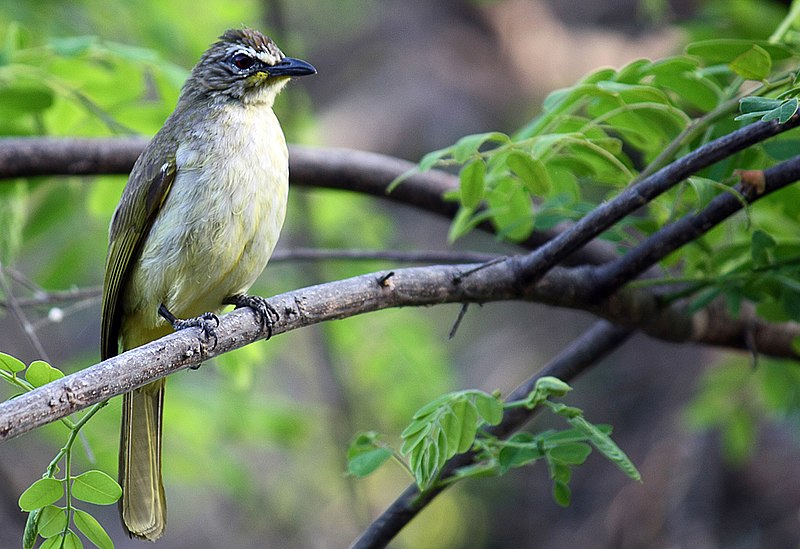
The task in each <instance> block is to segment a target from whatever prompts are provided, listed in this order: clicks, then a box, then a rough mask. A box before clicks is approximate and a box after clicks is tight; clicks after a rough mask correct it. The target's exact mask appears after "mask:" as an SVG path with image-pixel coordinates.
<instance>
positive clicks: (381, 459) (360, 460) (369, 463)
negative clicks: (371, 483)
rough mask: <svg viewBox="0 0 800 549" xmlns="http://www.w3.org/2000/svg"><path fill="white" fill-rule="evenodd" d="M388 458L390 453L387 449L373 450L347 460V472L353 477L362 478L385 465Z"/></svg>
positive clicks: (390, 455)
mask: <svg viewBox="0 0 800 549" xmlns="http://www.w3.org/2000/svg"><path fill="white" fill-rule="evenodd" d="M390 457H392V451H391V450H389V449H388V448H373V449H372V450H369V451H367V452H362V453H360V454H359V455H357V456H355V457H352V458H350V459H349V460H347V472H348V473H349V474H351V475H353V476H354V477H357V478H364V477H366V476H367V475H370V474H372V473H373V472H374V471H375V470H376V469H377V468H378V467H380V466H381V465H383V464H384V463H386V460H388V459H389V458H390Z"/></svg>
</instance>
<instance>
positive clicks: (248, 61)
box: [231, 53, 256, 71]
mask: <svg viewBox="0 0 800 549" xmlns="http://www.w3.org/2000/svg"><path fill="white" fill-rule="evenodd" d="M255 62H256V60H255V59H253V58H252V57H250V56H249V55H247V54H246V53H237V54H236V55H234V56H233V57H231V63H232V64H233V66H234V67H236V68H237V69H239V70H243V71H246V70H247V69H249V68H250V67H252V66H253V65H254V64H255Z"/></svg>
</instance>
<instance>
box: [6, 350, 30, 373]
mask: <svg viewBox="0 0 800 549" xmlns="http://www.w3.org/2000/svg"><path fill="white" fill-rule="evenodd" d="M24 369H25V364H24V363H23V362H22V361H21V360H20V359H18V358H16V357H13V356H11V355H7V354H6V353H0V370H5V371H6V372H10V373H12V374H14V373H16V372H21V371H22V370H24Z"/></svg>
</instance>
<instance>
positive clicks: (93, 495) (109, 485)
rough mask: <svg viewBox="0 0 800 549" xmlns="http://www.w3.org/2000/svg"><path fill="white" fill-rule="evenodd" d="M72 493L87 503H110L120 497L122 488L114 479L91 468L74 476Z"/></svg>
mask: <svg viewBox="0 0 800 549" xmlns="http://www.w3.org/2000/svg"><path fill="white" fill-rule="evenodd" d="M72 495H73V497H75V498H77V499H79V500H81V501H86V502H88V503H94V504H96V505H110V504H112V503H115V502H116V501H117V500H118V499H119V498H120V496H121V495H122V488H120V486H119V484H117V481H116V480H114V479H113V478H111V477H110V476H108V475H107V474H105V473H104V472H102V471H95V470H92V471H86V472H85V473H83V474H81V475H78V476H77V477H75V479H74V480H73V482H72Z"/></svg>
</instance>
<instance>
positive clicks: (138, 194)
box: [100, 136, 177, 360]
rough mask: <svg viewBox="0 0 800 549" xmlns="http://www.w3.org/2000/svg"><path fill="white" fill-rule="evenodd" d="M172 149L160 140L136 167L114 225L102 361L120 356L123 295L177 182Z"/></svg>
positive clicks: (105, 294)
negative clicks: (173, 185) (166, 150)
mask: <svg viewBox="0 0 800 549" xmlns="http://www.w3.org/2000/svg"><path fill="white" fill-rule="evenodd" d="M165 141H166V142H165ZM158 145H166V146H165V147H164V148H166V149H168V150H170V153H169V154H168V155H167V158H166V159H164V158H163V157H162V158H161V159H159V158H156V157H155V155H154V151H158V150H161V151H163V150H164V148H160V147H159V146H158ZM169 145H171V143H170V142H169V141H168V140H165V139H159V136H156V138H155V139H154V140H153V141H152V142H151V143H150V144H149V145H148V146H147V149H146V150H145V151H144V152H143V153H142V156H141V157H140V158H139V160H137V162H136V165H135V166H134V167H133V171H132V172H131V176H130V178H129V179H128V184H127V185H126V186H125V190H124V191H123V193H122V199H121V200H120V204H119V206H117V210H116V211H115V212H114V217H113V219H112V221H111V229H110V231H109V244H108V256H107V259H106V274H105V280H104V283H103V312H102V317H101V319H102V320H101V329H100V355H101V358H102V360H105V359H107V358H110V357H112V356H115V355H117V354H118V353H119V343H118V340H119V330H120V323H121V321H122V294H123V293H124V291H125V287H126V286H127V284H128V281H129V279H130V276H131V272H132V270H133V266H134V265H135V264H136V261H137V260H138V258H139V256H140V255H141V252H142V246H143V245H144V242H145V240H146V238H147V235H148V233H149V232H150V227H152V226H153V221H155V219H156V216H157V215H158V212H159V211H161V206H162V205H163V204H164V201H165V200H166V199H167V196H168V195H169V191H170V189H171V188H172V183H173V182H174V181H175V175H176V173H177V166H176V163H175V152H174V150H175V147H174V146H169ZM162 154H163V153H162ZM159 160H161V162H159Z"/></svg>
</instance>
